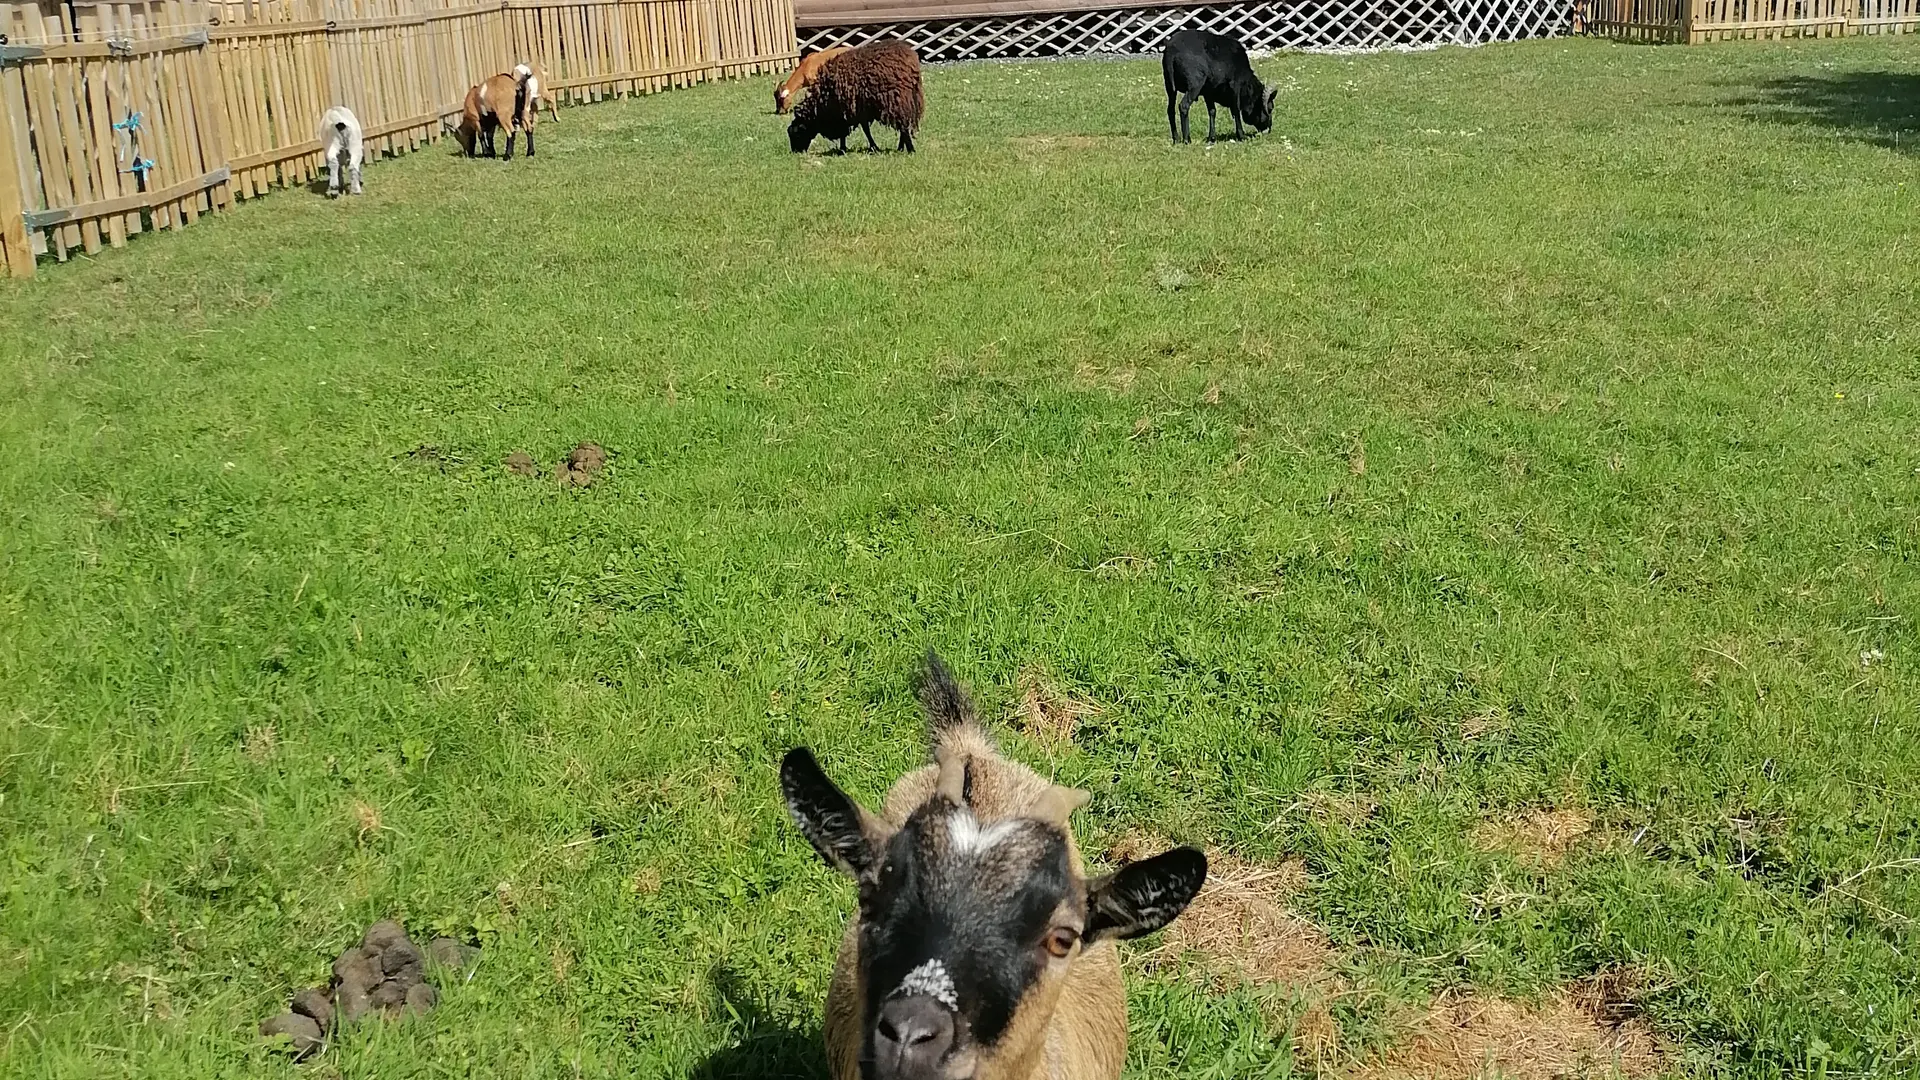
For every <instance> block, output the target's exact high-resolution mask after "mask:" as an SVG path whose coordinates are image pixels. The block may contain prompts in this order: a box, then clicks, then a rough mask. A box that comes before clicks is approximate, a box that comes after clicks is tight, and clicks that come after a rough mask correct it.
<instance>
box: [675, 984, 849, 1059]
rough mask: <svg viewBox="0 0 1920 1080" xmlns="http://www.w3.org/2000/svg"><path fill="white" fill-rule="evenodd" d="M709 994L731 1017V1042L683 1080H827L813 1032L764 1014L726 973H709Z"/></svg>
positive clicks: (820, 1042) (818, 1039)
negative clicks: (710, 990) (710, 983)
mask: <svg viewBox="0 0 1920 1080" xmlns="http://www.w3.org/2000/svg"><path fill="white" fill-rule="evenodd" d="M713 992H714V997H715V999H716V1000H717V1002H718V1004H719V1005H720V1006H721V1007H722V1008H723V1009H724V1010H725V1011H726V1012H728V1013H730V1014H732V1016H733V1017H734V1025H733V1026H734V1034H735V1037H736V1038H735V1042H734V1044H733V1045H732V1046H730V1047H728V1048H726V1049H724V1050H719V1051H716V1052H714V1053H713V1054H711V1055H709V1056H708V1057H707V1059H706V1060H705V1061H703V1062H701V1063H700V1064H699V1065H698V1066H696V1067H695V1068H694V1070H693V1071H692V1072H691V1073H689V1074H688V1080H826V1076H827V1050H826V1045H825V1043H824V1041H823V1039H822V1037H821V1034H820V1029H819V1028H818V1027H814V1026H798V1025H794V1024H791V1023H788V1022H787V1021H784V1020H781V1019H779V1018H778V1017H775V1016H771V1015H769V1014H768V1013H767V1011H766V1010H765V1009H764V1008H763V1007H762V1005H761V1003H760V1001H759V1000H758V999H757V998H756V997H755V995H754V994H753V992H752V990H751V989H749V988H748V987H747V986H746V985H745V984H743V983H742V982H741V981H740V979H739V977H738V976H736V975H735V974H734V973H733V972H731V971H727V970H724V969H722V970H720V971H716V972H715V973H714V975H713Z"/></svg>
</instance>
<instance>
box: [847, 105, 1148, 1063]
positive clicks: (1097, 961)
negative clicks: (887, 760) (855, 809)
mask: <svg viewBox="0 0 1920 1080" xmlns="http://www.w3.org/2000/svg"><path fill="white" fill-rule="evenodd" d="M816 92H817V91H816ZM947 704H948V705H949V706H950V709H951V715H950V717H949V719H948V722H947V723H945V724H943V723H942V721H941V719H940V718H939V716H938V712H939V709H940V706H938V705H936V704H935V703H934V702H931V701H930V702H928V705H929V711H932V712H935V713H936V716H935V722H934V729H935V730H934V756H935V758H936V760H937V762H938V764H934V765H928V766H925V767H923V768H919V769H916V770H914V771H913V772H910V773H907V774H906V775H905V776H902V777H901V778H900V779H899V780H898V781H896V782H895V783H894V785H893V787H892V788H891V789H890V790H889V791H888V792H887V796H886V801H885V803H884V805H883V811H882V814H883V818H884V821H885V827H889V828H894V829H897V828H900V827H901V826H902V825H904V824H905V823H906V820H907V818H908V817H909V816H910V815H911V814H912V813H913V812H914V810H915V809H917V808H918V807H919V806H920V805H921V804H922V803H924V802H926V801H927V800H928V799H929V798H932V797H933V795H934V794H935V792H936V791H938V790H940V788H941V786H942V784H943V782H944V781H947V780H952V782H954V783H958V780H957V779H953V778H954V777H955V776H956V775H957V773H956V770H966V769H967V768H968V763H969V762H970V763H971V770H970V772H971V790H970V792H969V794H968V796H967V802H968V804H969V806H970V807H971V809H972V811H973V814H974V816H975V817H976V818H978V819H979V821H980V823H981V824H982V825H990V824H992V823H993V822H995V821H1002V820H1006V819H1009V818H1021V817H1029V818H1040V819H1041V820H1044V821H1048V822H1050V823H1052V824H1055V825H1057V826H1059V827H1060V828H1061V830H1062V831H1064V832H1065V833H1066V841H1067V851H1068V853H1069V854H1068V858H1069V862H1070V863H1071V865H1072V868H1073V873H1074V874H1075V875H1076V876H1077V877H1081V878H1084V877H1085V876H1086V867H1085V865H1084V864H1083V863H1082V862H1081V859H1080V853H1079V849H1078V847H1077V846H1076V845H1075V844H1074V841H1073V831H1072V829H1071V827H1069V825H1068V822H1067V817H1068V814H1069V813H1071V811H1072V810H1074V809H1076V808H1078V807H1079V806H1081V805H1083V804H1084V803H1085V802H1086V798H1087V793H1086V792H1084V791H1078V790H1075V789H1071V788H1062V787H1057V786H1055V785H1054V784H1053V783H1051V782H1050V781H1048V780H1046V779H1045V778H1044V777H1041V776H1040V775H1039V774H1037V773H1035V772H1034V771H1033V770H1032V769H1029V768H1027V767H1026V766H1024V765H1021V764H1019V763H1018V762H1014V761H1008V760H1007V759H1005V758H1003V757H1001V756H1000V754H999V753H998V751H996V750H995V749H994V746H993V742H992V740H990V739H989V738H988V737H987V735H986V732H984V731H983V730H982V729H981V728H980V725H979V723H978V721H977V720H975V719H974V717H973V715H972V709H971V706H970V705H967V704H966V702H965V700H964V699H959V700H958V701H956V702H951V703H947ZM1077 948H1078V950H1079V951H1078V954H1077V955H1075V956H1074V958H1073V962H1072V965H1071V966H1070V967H1068V968H1067V970H1066V972H1065V973H1064V975H1061V976H1059V977H1056V978H1048V979H1042V980H1041V981H1040V982H1039V983H1037V984H1036V985H1035V986H1034V987H1033V989H1032V991H1031V992H1030V993H1029V994H1028V995H1027V997H1026V998H1025V999H1023V1000H1022V1001H1021V1003H1020V1007H1019V1009H1018V1011H1017V1012H1015V1014H1014V1017H1013V1021H1012V1023H1011V1024H1009V1025H1008V1027H1007V1029H1006V1031H1005V1033H1004V1034H1003V1035H1002V1036H1001V1038H1000V1039H999V1041H998V1042H997V1043H996V1044H995V1045H994V1046H993V1047H991V1048H986V1049H984V1050H982V1051H981V1052H980V1054H979V1056H978V1058H977V1059H976V1061H977V1064H976V1068H975V1071H974V1072H973V1074H972V1075H973V1077H974V1080H1115V1078H1117V1077H1119V1075H1120V1069H1121V1066H1122V1065H1123V1064H1124V1063H1125V1061H1126V1055H1127V998H1126V990H1125V987H1124V986H1123V985H1122V983H1121V978H1120V957H1119V953H1118V952H1117V951H1116V946H1115V943H1114V941H1113V940H1112V939H1105V940H1101V941H1098V942H1095V943H1094V944H1092V945H1081V946H1077ZM865 1004H866V1003H865V1000H864V998H863V996H862V990H861V986H860V978H859V920H858V919H857V918H856V919H854V920H853V921H852V923H851V924H850V925H849V926H848V927H847V932H846V935H845V936H844V937H843V938H842V939H841V942H840V954H839V958H838V960H837V961H836V963H835V965H834V970H833V981H832V983H831V985H830V988H829V989H828V991H827V1014H826V1040H827V1056H828V1059H829V1062H830V1064H831V1067H832V1069H833V1075H834V1080H860V1050H861V1036H862V1032H861V1028H860V1025H861V1017H862V1016H863V1015H864V1013H865Z"/></svg>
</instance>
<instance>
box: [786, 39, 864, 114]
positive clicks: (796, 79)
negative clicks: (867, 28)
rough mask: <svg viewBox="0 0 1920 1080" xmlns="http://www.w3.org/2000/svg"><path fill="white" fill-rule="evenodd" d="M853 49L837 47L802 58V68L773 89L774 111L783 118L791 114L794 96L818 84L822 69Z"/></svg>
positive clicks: (845, 46) (844, 46)
mask: <svg viewBox="0 0 1920 1080" xmlns="http://www.w3.org/2000/svg"><path fill="white" fill-rule="evenodd" d="M851 48H853V46H851V45H835V46H834V47H833V48H831V49H821V50H819V51H817V52H810V53H808V54H807V55H805V56H803V57H801V58H800V66H799V67H796V68H794V69H793V74H791V75H789V76H787V81H786V82H783V83H781V84H780V85H779V86H776V87H774V88H773V111H774V112H776V113H778V114H780V115H782V116H785V115H786V114H787V113H789V112H791V111H792V110H793V95H795V94H797V93H799V92H800V91H802V90H805V89H806V88H807V87H809V86H812V85H813V84H814V83H816V82H818V81H819V80H820V69H821V68H823V67H826V66H827V61H829V60H831V59H833V58H834V57H836V56H839V55H840V54H841V53H843V52H846V51H848V50H849V49H851Z"/></svg>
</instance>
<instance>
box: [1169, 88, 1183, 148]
mask: <svg viewBox="0 0 1920 1080" xmlns="http://www.w3.org/2000/svg"><path fill="white" fill-rule="evenodd" d="M1177 96H1178V95H1176V94H1175V93H1174V92H1173V80H1172V79H1168V80H1167V130H1169V131H1171V132H1173V144H1174V145H1175V146H1178V145H1180V125H1179V124H1178V123H1176V122H1175V121H1174V119H1173V99H1174V98H1175V97H1177Z"/></svg>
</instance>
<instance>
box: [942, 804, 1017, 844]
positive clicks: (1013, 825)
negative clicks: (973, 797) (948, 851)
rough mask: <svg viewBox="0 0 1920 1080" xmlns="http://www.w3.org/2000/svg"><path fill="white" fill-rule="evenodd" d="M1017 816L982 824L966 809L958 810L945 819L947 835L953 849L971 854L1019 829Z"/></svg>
mask: <svg viewBox="0 0 1920 1080" xmlns="http://www.w3.org/2000/svg"><path fill="white" fill-rule="evenodd" d="M1019 827H1020V822H1019V819H1017V818H1008V819H1007V820H1005V821H996V822H994V823H993V824H991V825H987V826H984V827H983V826H982V825H981V824H980V819H979V818H976V817H974V816H973V814H972V813H971V812H969V811H967V810H960V811H958V812H956V813H955V814H954V815H953V816H952V817H950V818H948V819H947V836H948V838H950V839H951V840H952V841H953V850H954V851H955V852H956V853H958V854H962V855H971V854H974V853H976V852H981V851H986V850H987V849H988V848H991V847H992V846H993V845H995V844H997V843H999V842H1000V841H1002V840H1005V839H1006V838H1007V837H1009V836H1012V835H1013V834H1014V831H1015V830H1017V829H1019Z"/></svg>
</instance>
